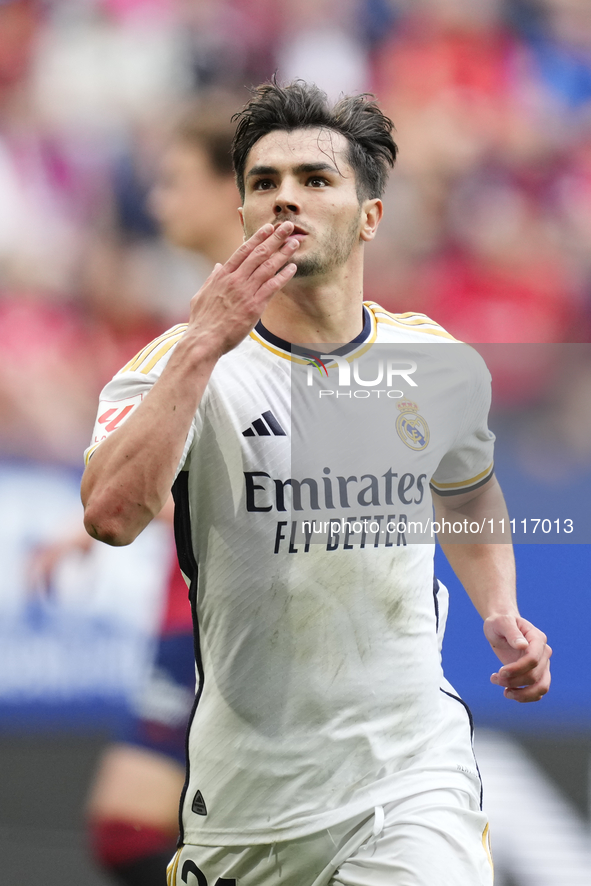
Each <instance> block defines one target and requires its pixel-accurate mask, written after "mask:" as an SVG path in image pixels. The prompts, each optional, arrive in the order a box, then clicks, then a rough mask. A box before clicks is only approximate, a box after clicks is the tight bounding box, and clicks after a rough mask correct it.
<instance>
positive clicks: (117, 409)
mask: <svg viewBox="0 0 591 886" xmlns="http://www.w3.org/2000/svg"><path fill="white" fill-rule="evenodd" d="M143 399H144V395H143V393H142V394H136V395H135V397H126V399H125V400H101V402H100V403H99V411H98V416H97V419H96V424H95V426H94V431H93V432H92V444H91V445H93V446H94V444H95V443H100V442H101V441H102V440H105V439H106V438H107V437H108V436H109V434H110V433H111V432H112V431H116V430H117V428H119V427H120V426H121V425H122V424H123V422H124V421H125V420H126V419H127V418H128V417H129V415H130V414H131V412H132V411H133V409H134V408H135V407H136V406H137V405H138V404H139V403H141V402H142V400H143Z"/></svg>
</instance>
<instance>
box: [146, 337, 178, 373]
mask: <svg viewBox="0 0 591 886" xmlns="http://www.w3.org/2000/svg"><path fill="white" fill-rule="evenodd" d="M184 334H185V333H184V331H183V332H181V333H180V335H175V336H174V338H171V339H169V341H167V342H166V344H164V345H162V347H161V348H160V349H159V350H158V351H156V353H155V354H154V356H153V357H152V359H151V360H150V361H149V362H148V363H147V364H146V365H145V366H143V367H142V368H141V369H140V372H141V373H142V375H147V374H148V372H149V371H150V370H151V369H153V368H154V366H155V365H156V363H158V361H159V360H161V359H162V357H164V355H165V354H167V353H168V352H169V351H170V349H171V348H172V347H174V345H176V343H177V342H179V341H180V340H181V338H182V337H183V335H184ZM146 356H149V355H146Z"/></svg>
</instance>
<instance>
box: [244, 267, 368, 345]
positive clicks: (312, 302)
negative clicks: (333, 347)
mask: <svg viewBox="0 0 591 886" xmlns="http://www.w3.org/2000/svg"><path fill="white" fill-rule="evenodd" d="M362 303H363V284H362V274H355V275H353V276H347V273H346V271H345V273H343V274H340V275H339V276H338V278H337V279H335V278H334V277H333V279H332V280H331V281H330V282H326V281H325V282H314V281H313V280H312V278H309V277H308V278H306V277H302V278H295V279H293V280H291V281H290V282H289V284H288V285H287V286H286V287H285V288H284V289H283V290H281V292H278V293H277V294H276V295H275V296H274V297H273V299H272V300H271V301H270V302H269V304H268V305H267V307H266V308H265V311H264V313H263V316H262V318H261V320H262V323H263V326H265V328H266V329H268V330H269V332H272V333H273V335H276V336H277V337H278V338H282V339H284V340H285V341H288V342H291V343H292V344H320V343H330V344H341V343H343V344H344V343H346V342H349V341H352V340H353V339H354V338H356V337H357V336H358V335H359V334H360V332H361V331H362V329H363V311H362Z"/></svg>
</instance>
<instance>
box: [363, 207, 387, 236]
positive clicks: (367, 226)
mask: <svg viewBox="0 0 591 886" xmlns="http://www.w3.org/2000/svg"><path fill="white" fill-rule="evenodd" d="M383 214H384V204H383V203H382V201H381V200H380V199H379V198H378V197H374V198H373V199H372V200H364V201H363V203H362V204H361V231H360V232H359V236H360V237H361V239H362V240H365V241H369V240H373V238H374V237H375V235H376V231H377V229H378V225H379V223H380V221H381V220H382V215H383Z"/></svg>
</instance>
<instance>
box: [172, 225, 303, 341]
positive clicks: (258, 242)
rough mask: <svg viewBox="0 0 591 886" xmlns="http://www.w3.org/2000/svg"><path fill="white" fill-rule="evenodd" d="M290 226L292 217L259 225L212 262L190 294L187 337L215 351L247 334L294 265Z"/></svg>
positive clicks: (295, 247) (293, 239) (294, 245)
mask: <svg viewBox="0 0 591 886" xmlns="http://www.w3.org/2000/svg"><path fill="white" fill-rule="evenodd" d="M293 227H294V226H293V224H292V222H283V223H282V224H280V225H278V226H277V227H273V225H272V224H268V225H264V226H263V227H262V228H260V229H259V230H258V231H257V232H256V234H253V236H252V237H251V238H250V239H249V240H247V241H246V242H245V243H243V244H242V246H240V247H239V248H238V249H237V250H236V252H235V253H234V254H233V255H232V256H231V257H230V258H229V259H228V261H227V262H226V263H225V264H224V265H221V264H218V265H216V266H215V268H214V270H213V271H212V273H211V274H210V275H209V277H208V278H207V280H206V281H205V283H204V284H203V286H202V287H201V289H200V290H199V292H198V293H197V294H196V295H194V296H193V298H192V299H191V313H190V319H189V328H188V330H187V333H186V336H185V339H186V340H187V341H190V340H193V341H194V342H195V343H198V344H201V343H202V342H203V343H204V344H205V342H207V344H206V345H205V347H206V348H212V349H213V350H214V352H215V355H216V356H220V355H221V354H225V353H227V351H230V350H232V348H235V347H236V345H238V344H239V343H240V342H241V341H242V339H243V338H245V337H246V336H247V335H248V333H249V332H250V330H251V329H252V328H253V326H255V324H256V323H257V322H258V320H259V319H260V317H261V315H262V313H263V311H264V309H265V307H266V305H267V303H268V302H269V301H270V300H271V298H272V297H273V296H274V295H275V293H276V292H278V291H279V290H280V289H282V287H283V286H285V284H286V283H287V282H288V281H289V280H291V278H292V277H293V275H294V274H295V272H296V270H297V268H296V265H295V264H294V263H293V262H290V259H291V257H292V256H293V254H294V253H295V251H296V250H297V248H298V246H299V245H300V244H299V240H298V239H297V238H295V237H290V234H291V232H292V231H293Z"/></svg>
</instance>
